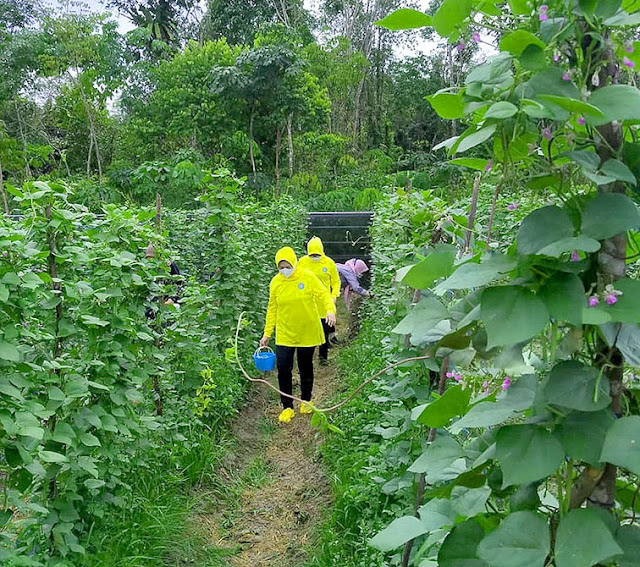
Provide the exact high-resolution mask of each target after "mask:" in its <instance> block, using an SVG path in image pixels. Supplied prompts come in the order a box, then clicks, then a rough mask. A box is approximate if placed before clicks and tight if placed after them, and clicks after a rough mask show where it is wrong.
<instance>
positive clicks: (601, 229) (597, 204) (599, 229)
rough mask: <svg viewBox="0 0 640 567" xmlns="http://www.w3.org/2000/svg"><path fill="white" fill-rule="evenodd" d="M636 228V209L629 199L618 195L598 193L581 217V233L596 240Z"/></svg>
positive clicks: (638, 223)
mask: <svg viewBox="0 0 640 567" xmlns="http://www.w3.org/2000/svg"><path fill="white" fill-rule="evenodd" d="M638 227H640V214H639V213H638V208H637V207H636V205H635V203H634V202H633V201H632V200H631V199H629V197H627V196H626V195H622V194H620V193H598V194H597V195H596V196H595V197H594V198H593V199H591V201H589V202H588V203H587V205H586V207H585V210H584V213H583V215H582V232H584V233H585V234H586V235H587V236H591V237H592V238H595V239H596V240H605V239H607V238H611V237H612V236H615V235H616V234H620V233H621V232H626V231H627V230H632V229H637V228H638Z"/></svg>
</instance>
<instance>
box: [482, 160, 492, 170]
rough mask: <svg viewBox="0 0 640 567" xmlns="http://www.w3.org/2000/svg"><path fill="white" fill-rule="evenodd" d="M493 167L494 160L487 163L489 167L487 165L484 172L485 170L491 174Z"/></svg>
mask: <svg viewBox="0 0 640 567" xmlns="http://www.w3.org/2000/svg"><path fill="white" fill-rule="evenodd" d="M492 167H493V160H489V161H488V162H487V165H485V166H484V170H485V171H487V172H489V171H491V168H492Z"/></svg>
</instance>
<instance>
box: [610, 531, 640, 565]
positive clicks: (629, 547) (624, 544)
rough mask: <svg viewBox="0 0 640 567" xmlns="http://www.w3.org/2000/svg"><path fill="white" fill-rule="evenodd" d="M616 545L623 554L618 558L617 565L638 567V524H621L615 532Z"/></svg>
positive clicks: (639, 542) (639, 554)
mask: <svg viewBox="0 0 640 567" xmlns="http://www.w3.org/2000/svg"><path fill="white" fill-rule="evenodd" d="M616 541H617V543H618V545H619V546H620V547H621V548H622V549H623V550H624V555H623V557H622V558H621V559H618V564H619V567H638V557H640V528H638V526H621V527H620V529H619V530H618V533H617V534H616Z"/></svg>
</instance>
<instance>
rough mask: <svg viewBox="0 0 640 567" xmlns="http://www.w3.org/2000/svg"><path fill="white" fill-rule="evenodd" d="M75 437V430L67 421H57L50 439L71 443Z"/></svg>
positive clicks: (66, 443)
mask: <svg viewBox="0 0 640 567" xmlns="http://www.w3.org/2000/svg"><path fill="white" fill-rule="evenodd" d="M75 438H76V432H75V431H74V429H73V427H71V426H70V425H69V424H68V423H58V424H57V425H56V429H55V432H54V433H53V437H52V439H53V440H54V441H55V442H56V443H63V444H65V445H73V440H74V439H75Z"/></svg>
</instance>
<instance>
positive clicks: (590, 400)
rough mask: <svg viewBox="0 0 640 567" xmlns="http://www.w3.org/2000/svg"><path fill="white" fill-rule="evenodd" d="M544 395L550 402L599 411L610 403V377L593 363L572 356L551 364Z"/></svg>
mask: <svg viewBox="0 0 640 567" xmlns="http://www.w3.org/2000/svg"><path fill="white" fill-rule="evenodd" d="M596 390H597V395H596ZM544 396H545V399H546V401H547V403H549V404H553V405H556V406H561V407H565V408H569V409H573V410H578V411H586V412H596V411H600V410H602V409H604V408H606V407H609V404H610V403H611V397H610V396H609V381H608V380H607V379H606V378H603V377H601V376H600V373H599V372H598V370H597V369H596V368H594V367H593V366H586V365H584V364H582V363H581V362H577V361H574V360H567V361H564V362H560V363H558V364H556V365H555V366H554V367H553V369H552V370H551V373H550V374H549V379H548V380H547V383H546V385H545V388H544Z"/></svg>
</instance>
